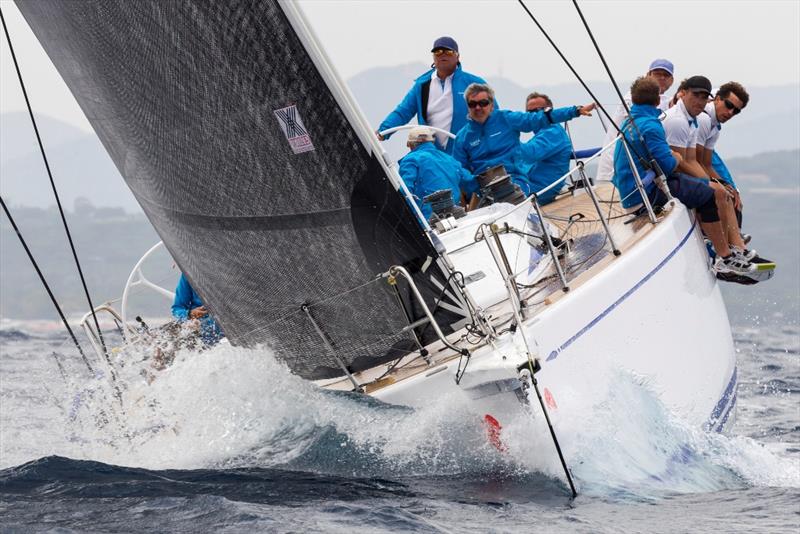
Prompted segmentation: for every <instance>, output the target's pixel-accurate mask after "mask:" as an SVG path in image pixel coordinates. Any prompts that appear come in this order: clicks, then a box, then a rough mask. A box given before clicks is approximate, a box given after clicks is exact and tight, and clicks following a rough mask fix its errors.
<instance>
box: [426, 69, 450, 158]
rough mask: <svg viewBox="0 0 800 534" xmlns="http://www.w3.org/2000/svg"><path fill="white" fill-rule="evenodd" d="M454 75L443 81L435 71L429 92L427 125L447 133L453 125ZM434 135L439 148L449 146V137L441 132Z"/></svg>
mask: <svg viewBox="0 0 800 534" xmlns="http://www.w3.org/2000/svg"><path fill="white" fill-rule="evenodd" d="M453 74H455V73H453ZM453 74H451V75H450V76H448V77H447V78H445V79H444V81H442V80H441V79H440V78H439V77H438V76H437V75H436V69H434V71H433V74H431V88H430V91H429V92H428V117H427V123H428V124H429V125H430V126H434V127H436V128H441V129H442V130H444V131H446V132H449V131H450V126H451V125H452V124H453ZM434 135H435V136H436V140H437V141H438V142H439V146H441V147H442V148H444V147H445V146H447V141H449V140H450V138H449V137H447V136H446V135H445V134H443V133H439V132H434Z"/></svg>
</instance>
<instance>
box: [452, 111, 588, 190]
mask: <svg viewBox="0 0 800 534" xmlns="http://www.w3.org/2000/svg"><path fill="white" fill-rule="evenodd" d="M578 115H579V112H578V107H577V106H570V107H566V108H558V109H554V110H552V111H551V112H550V114H549V117H548V114H546V113H545V112H544V111H535V112H532V113H531V112H527V111H510V110H507V109H495V110H494V111H493V112H492V114H491V115H489V118H487V119H486V122H484V123H483V124H480V123H478V122H476V121H474V120H472V119H468V120H467V124H466V125H465V126H464V127H463V128H461V130H460V131H459V132H458V135H457V136H456V140H455V143H454V145H455V146H454V147H453V157H454V158H456V159H457V160H458V161H459V162H460V163H461V165H463V166H464V168H465V169H467V170H468V171H470V172H472V173H473V174H480V173H482V172H483V171H485V170H487V169H489V168H491V167H494V166H495V165H500V164H502V165H503V166H505V168H506V172H508V173H509V174H510V175H511V179H512V181H513V182H514V183H515V184H517V185H519V186H520V188H522V190H523V192H524V193H525V194H530V193H531V184H530V182H529V181H528V176H527V174H526V173H527V171H528V167H529V166H530V164H525V163H524V162H523V161H522V158H521V155H520V153H519V147H520V142H519V134H520V133H521V132H535V131H538V130H541V129H543V128H545V127H546V126H549V125H550V124H553V123H557V122H567V121H568V120H570V119H574V118H575V117H577V116H578Z"/></svg>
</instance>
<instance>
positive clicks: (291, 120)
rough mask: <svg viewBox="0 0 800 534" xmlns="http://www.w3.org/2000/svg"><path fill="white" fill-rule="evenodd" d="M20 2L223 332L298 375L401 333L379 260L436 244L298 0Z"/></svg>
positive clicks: (332, 372) (333, 371)
mask: <svg viewBox="0 0 800 534" xmlns="http://www.w3.org/2000/svg"><path fill="white" fill-rule="evenodd" d="M18 6H19V9H20V11H21V12H22V13H23V15H24V16H25V18H26V20H27V21H28V23H29V24H30V26H31V27H32V29H33V31H34V32H35V34H36V36H37V37H38V39H39V41H40V42H41V43H42V45H43V46H44V47H45V49H46V51H47V53H48V54H49V56H50V58H51V59H52V61H53V63H54V64H55V65H56V67H57V68H58V70H59V72H60V74H61V75H62V77H63V78H64V79H65V81H66V82H67V85H68V86H69V87H70V89H71V91H72V92H73V94H74V95H75V97H76V99H77V100H78V103H79V104H80V106H81V107H82V109H83V111H84V113H85V114H86V116H87V117H88V118H89V121H90V122H91V124H92V126H93V127H94V129H95V131H96V132H97V135H98V136H99V137H100V139H101V141H102V142H103V144H104V145H105V148H106V150H108V152H109V153H110V154H111V157H112V159H113V160H114V163H115V164H116V165H117V167H118V168H119V170H120V172H121V174H122V176H123V177H124V178H125V180H126V182H127V184H128V186H129V187H130V188H131V190H132V191H133V193H134V194H135V196H136V198H137V200H138V201H139V203H140V204H141V206H142V208H143V209H144V211H145V213H146V214H147V216H148V218H149V219H150V221H151V222H152V223H153V225H154V226H155V228H156V230H157V231H158V233H159V235H160V236H161V238H162V239H163V241H164V243H165V245H166V246H167V248H168V249H169V251H170V253H171V254H172V256H173V257H174V258H175V259H176V261H177V262H178V264H179V266H180V268H181V269H182V270H183V272H184V273H185V274H186V275H187V276H188V278H189V280H190V281H191V283H192V285H193V286H194V287H195V289H196V290H197V291H198V293H199V294H200V295H201V296H202V298H203V300H204V301H205V302H206V303H207V304H208V305H209V307H210V308H211V310H212V311H213V313H214V315H215V316H216V317H217V318H218V319H219V321H220V323H221V324H222V326H223V328H224V329H225V332H226V334H227V335H228V337H229V338H230V339H231V341H232V342H234V343H238V344H245V345H252V344H255V343H260V342H267V343H269V344H271V345H272V346H273V347H274V348H275V349H276V350H277V353H278V356H279V357H280V358H281V359H283V360H284V361H286V362H287V363H288V365H289V366H290V367H291V368H292V370H293V371H295V372H296V373H298V374H300V375H301V376H304V377H306V378H320V377H325V376H337V375H341V374H342V371H341V369H340V368H339V366H338V365H337V362H336V360H335V359H334V358H333V357H332V355H331V354H330V353H329V352H328V351H327V350H326V347H327V346H328V344H329V345H330V346H332V347H333V349H334V350H335V351H336V353H337V354H338V355H339V356H340V357H341V358H342V359H343V360H344V361H345V363H346V364H347V365H349V366H351V368H364V367H368V366H371V365H374V364H375V363H377V361H378V360H376V359H375V358H376V357H378V358H380V357H382V356H386V355H387V354H388V355H391V356H394V357H396V356H397V354H398V353H397V352H393V346H394V349H399V348H401V347H402V348H403V349H407V348H409V347H408V344H407V343H406V344H404V343H402V341H403V336H402V335H399V334H397V332H399V331H400V329H401V328H402V327H403V326H404V325H405V324H406V318H405V317H404V315H403V311H402V309H401V308H399V307H398V305H397V301H396V298H395V296H394V295H393V294H391V293H390V291H389V289H388V287H387V285H386V283H385V281H380V280H376V279H375V276H376V275H377V274H378V273H380V272H383V271H385V270H386V269H387V268H388V267H389V266H390V265H393V264H401V265H406V266H409V267H411V268H412V269H415V270H419V267H420V266H421V265H422V264H423V263H424V262H425V260H426V259H427V258H429V257H431V258H432V257H436V252H435V251H434V249H433V247H432V245H431V243H430V240H429V239H428V238H427V236H426V235H425V233H424V231H423V229H422V228H421V227H420V226H419V223H418V222H417V219H416V217H415V216H414V215H413V214H412V212H411V210H410V209H409V206H408V205H407V204H406V202H405V201H404V199H403V198H402V197H401V196H400V195H399V194H398V192H397V190H396V188H395V186H394V185H393V183H392V180H391V179H390V175H389V174H388V172H387V169H386V167H385V165H384V164H383V162H382V160H381V159H380V155H379V154H377V153H376V150H374V147H375V144H374V143H372V142H368V141H367V140H368V136H369V131H368V130H366V128H365V127H364V123H363V122H359V120H362V121H363V119H360V118H359V117H358V112H357V111H355V107H354V106H353V104H352V102H350V101H348V100H347V95H346V90H344V92H343V88H342V87H341V86H337V84H336V80H335V75H333V74H332V72H333V71H332V70H330V68H329V67H328V66H327V63H326V60H325V58H324V57H323V55H322V54H321V53H320V52H319V51H318V49H317V48H316V45H315V43H314V41H313V38H312V37H311V36H310V35H309V34H308V32H306V31H305V29H304V28H303V26H302V21H301V20H300V19H298V18H297V13H296V12H295V11H294V7H293V6H282V5H280V4H278V3H277V2H274V1H258V0H227V1H225V2H206V1H191V0H170V1H163V0H137V1H135V2H131V1H129V0H112V1H105V2H63V1H62V0H41V1H35V2H19V3H18ZM287 14H288V15H289V16H287ZM299 20H300V22H298V21H299ZM431 269H432V270H433V271H435V270H436V269H437V267H436V263H435V262H434V263H433V265H432V267H431ZM303 305H308V306H309V308H308V312H309V313H306V311H304V310H303V309H302V306H303ZM312 318H313V320H312ZM314 322H316V323H317V324H318V325H320V326H321V329H322V330H323V332H322V334H323V336H324V338H325V340H324V341H323V340H322V339H321V336H320V332H318V331H317V330H316V329H315V328H314Z"/></svg>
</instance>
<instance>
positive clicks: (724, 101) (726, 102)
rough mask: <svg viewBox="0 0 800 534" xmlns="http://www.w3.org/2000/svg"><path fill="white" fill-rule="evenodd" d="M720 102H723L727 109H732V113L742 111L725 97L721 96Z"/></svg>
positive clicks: (735, 113)
mask: <svg viewBox="0 0 800 534" xmlns="http://www.w3.org/2000/svg"><path fill="white" fill-rule="evenodd" d="M722 102H723V103H724V104H725V107H726V108H728V111H733V114H734V115H738V114H739V113H741V112H742V108H737V107H736V106H735V105H734V103H733V102H731V101H730V100H728V99H727V98H723V99H722Z"/></svg>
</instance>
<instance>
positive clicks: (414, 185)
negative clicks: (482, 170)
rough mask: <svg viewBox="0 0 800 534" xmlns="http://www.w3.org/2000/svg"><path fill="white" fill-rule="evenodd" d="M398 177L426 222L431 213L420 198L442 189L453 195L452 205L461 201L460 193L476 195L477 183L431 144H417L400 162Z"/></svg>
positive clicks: (428, 206)
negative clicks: (449, 191)
mask: <svg viewBox="0 0 800 534" xmlns="http://www.w3.org/2000/svg"><path fill="white" fill-rule="evenodd" d="M400 176H401V177H402V178H403V181H404V182H405V183H406V187H408V190H409V191H411V194H412V195H413V196H414V200H415V201H416V202H417V205H418V206H419V207H420V209H421V210H422V214H423V215H424V216H425V219H430V217H431V215H432V214H433V210H432V209H431V206H430V204H428V203H425V204H423V203H422V199H423V198H425V197H426V196H428V195H430V194H431V193H435V192H436V191H439V190H441V189H449V190H451V191H452V192H453V203H454V204H455V205H456V206H457V205H458V204H459V203H460V202H461V191H462V190H463V191H464V192H465V193H466V194H467V195H468V196H469V195H472V193H477V192H478V182H477V180H475V177H474V176H472V175H471V174H470V173H469V172H468V171H467V170H466V169H464V167H462V166H461V164H460V163H459V162H457V161H456V160H455V159H453V156H451V155H449V154H445V153H444V152H442V151H441V150H438V149H437V148H436V147H435V146H434V144H433V143H424V144H421V145H418V146H417V147H416V148H415V149H414V150H412V151H411V152H409V153H408V154H406V155H405V157H403V159H401V160H400Z"/></svg>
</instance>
